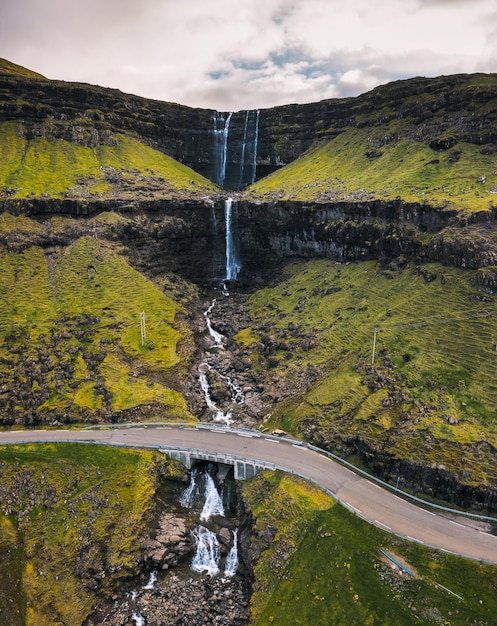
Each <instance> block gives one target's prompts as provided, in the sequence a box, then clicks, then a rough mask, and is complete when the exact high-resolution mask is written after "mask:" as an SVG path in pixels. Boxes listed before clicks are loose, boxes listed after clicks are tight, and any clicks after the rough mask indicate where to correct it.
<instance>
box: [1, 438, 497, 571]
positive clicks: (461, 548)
mask: <svg viewBox="0 0 497 626" xmlns="http://www.w3.org/2000/svg"><path fill="white" fill-rule="evenodd" d="M32 441H86V442H95V443H108V444H113V445H134V446H146V447H155V448H160V447H162V446H171V447H178V448H188V449H192V450H202V451H205V452H215V453H222V454H231V455H237V456H239V457H243V458H245V459H247V460H253V461H263V462H266V463H272V464H274V465H275V466H276V467H279V468H281V469H285V470H287V471H290V472H295V473H298V474H300V475H303V476H306V477H307V478H309V479H310V480H312V481H314V482H317V483H318V484H320V485H322V486H323V487H325V488H326V489H328V490H329V491H331V492H332V493H333V494H334V496H335V497H336V498H337V499H338V500H339V501H340V502H342V503H343V504H345V505H346V506H348V507H349V508H350V509H351V510H352V511H354V512H355V513H356V514H357V515H359V516H360V517H362V518H364V519H366V520H368V521H369V522H371V523H373V524H375V525H377V526H379V527H380V528H383V529H385V530H387V531H390V532H392V533H395V534H397V535H401V536H403V537H406V538H408V539H410V540H413V541H417V542H419V543H423V544H426V545H428V546H432V547H434V548H438V549H440V550H446V551H448V552H452V553H455V554H460V555H462V556H466V557H469V558H473V559H477V560H481V561H487V562H492V563H497V536H494V535H492V534H491V533H490V525H489V524H486V523H485V522H480V521H478V522H476V521H474V520H471V519H468V518H465V517H462V516H455V515H453V514H446V513H442V514H441V513H435V512H432V511H430V510H427V509H424V508H422V507H420V506H417V505H415V504H412V503H411V502H408V501H405V500H403V499H401V498H400V497H398V496H397V495H395V494H394V493H391V492H390V491H388V490H386V489H383V488H382V487H380V486H379V485H377V484H375V483H373V482H372V481H370V480H368V479H366V478H363V477H361V476H359V475H357V474H355V473H354V472H352V471H351V470H349V469H347V468H346V467H343V466H342V465H340V464H339V463H337V462H335V461H333V460H331V459H329V458H328V457H326V456H324V455H321V454H319V453H318V452H315V451H312V450H310V449H309V448H307V447H306V446H305V445H295V444H292V443H291V442H290V441H288V440H281V439H275V438H270V437H265V436H264V435H260V434H259V433H258V432H254V433H253V434H251V433H250V432H247V431H236V430H231V429H224V428H219V429H204V428H182V427H171V426H158V427H156V426H153V427H151V426H149V427H129V428H109V429H102V430H100V429H99V430H56V431H54V430H51V431H50V430H27V431H9V432H0V443H23V442H32Z"/></svg>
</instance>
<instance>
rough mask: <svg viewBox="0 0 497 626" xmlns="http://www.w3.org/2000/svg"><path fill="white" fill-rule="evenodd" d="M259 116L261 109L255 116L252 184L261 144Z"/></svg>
mask: <svg viewBox="0 0 497 626" xmlns="http://www.w3.org/2000/svg"><path fill="white" fill-rule="evenodd" d="M259 116H260V111H259V109H257V112H256V116H255V129H254V157H253V161H252V179H251V181H250V182H251V183H254V182H255V176H256V173H257V148H258V143H259Z"/></svg>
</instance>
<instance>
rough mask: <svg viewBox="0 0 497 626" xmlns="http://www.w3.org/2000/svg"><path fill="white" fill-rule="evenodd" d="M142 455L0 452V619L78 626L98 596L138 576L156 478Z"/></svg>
mask: <svg viewBox="0 0 497 626" xmlns="http://www.w3.org/2000/svg"><path fill="white" fill-rule="evenodd" d="M164 475H166V476H171V477H173V476H178V470H177V467H176V465H175V464H174V463H173V464H169V463H168V462H167V461H166V460H165V458H164V456H163V455H157V454H156V453H154V452H150V451H146V452H144V451H141V452H140V451H136V450H133V451H132V450H120V449H117V448H112V447H105V446H88V445H84V444H57V445H54V444H30V445H28V444H26V445H22V446H0V477H1V481H0V485H1V486H0V491H1V495H2V498H1V507H0V578H1V580H2V585H1V588H0V610H1V615H2V623H3V624H9V626H52V625H53V624H67V625H68V626H80V625H81V624H82V623H84V620H85V618H86V617H87V616H88V614H89V613H90V612H91V611H92V610H93V607H94V605H95V602H96V600H97V597H98V596H97V593H102V592H104V593H109V592H110V591H111V590H112V589H113V588H118V584H119V581H122V580H126V579H127V578H128V577H129V576H131V575H134V574H136V573H137V571H136V557H137V555H138V553H139V545H140V541H141V539H142V538H143V537H144V536H147V534H148V528H147V525H148V524H150V520H151V517H152V516H153V515H154V513H155V511H154V507H155V504H154V496H155V492H156V488H157V484H158V480H159V477H160V476H164Z"/></svg>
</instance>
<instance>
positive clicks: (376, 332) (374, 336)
mask: <svg viewBox="0 0 497 626" xmlns="http://www.w3.org/2000/svg"><path fill="white" fill-rule="evenodd" d="M377 334H378V326H375V327H374V335H373V354H372V356H371V367H374V356H375V352H376V335H377Z"/></svg>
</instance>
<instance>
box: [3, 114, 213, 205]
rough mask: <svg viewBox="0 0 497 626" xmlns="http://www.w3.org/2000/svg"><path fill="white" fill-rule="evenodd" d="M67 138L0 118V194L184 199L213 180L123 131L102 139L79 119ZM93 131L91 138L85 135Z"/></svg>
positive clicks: (207, 190)
mask: <svg viewBox="0 0 497 626" xmlns="http://www.w3.org/2000/svg"><path fill="white" fill-rule="evenodd" d="M69 134H70V135H71V137H70V138H68V139H63V138H56V137H51V136H50V133H49V128H44V129H43V132H42V133H41V134H40V136H31V137H29V136H26V132H25V130H24V128H23V125H22V122H4V123H1V124H0V198H3V199H7V198H32V197H45V198H46V197H50V198H71V199H82V200H102V199H104V200H105V199H109V198H137V197H139V198H140V199H141V200H150V199H166V198H169V199H170V198H175V199H180V198H183V199H188V198H191V197H198V196H199V195H200V196H201V195H202V194H203V195H206V194H212V193H215V192H216V189H217V188H216V186H215V185H214V184H213V183H211V182H210V181H208V180H207V179H205V178H203V177H202V176H200V175H199V174H197V173H196V172H194V171H193V170H191V169H190V168H188V167H186V166H185V165H182V164H181V163H178V162H177V161H175V160H174V159H171V158H170V157H168V156H167V155H165V154H163V153H161V152H159V151H157V150H154V149H153V148H151V147H149V146H147V145H145V144H144V143H142V142H140V141H139V140H138V139H137V138H133V137H130V136H127V135H124V134H117V133H116V134H108V135H107V136H106V137H105V138H104V139H102V137H98V134H97V133H96V132H95V131H92V127H91V123H90V124H87V123H85V120H83V119H81V120H80V121H79V123H78V127H73V128H72V129H71V131H70V133H69ZM92 134H93V135H95V137H94V138H93V141H92V140H91V135H92Z"/></svg>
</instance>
